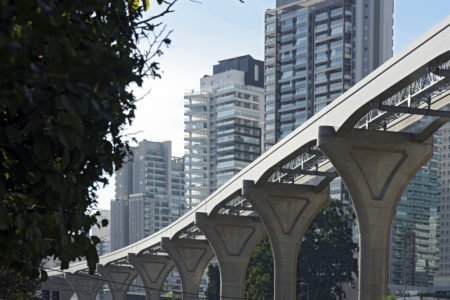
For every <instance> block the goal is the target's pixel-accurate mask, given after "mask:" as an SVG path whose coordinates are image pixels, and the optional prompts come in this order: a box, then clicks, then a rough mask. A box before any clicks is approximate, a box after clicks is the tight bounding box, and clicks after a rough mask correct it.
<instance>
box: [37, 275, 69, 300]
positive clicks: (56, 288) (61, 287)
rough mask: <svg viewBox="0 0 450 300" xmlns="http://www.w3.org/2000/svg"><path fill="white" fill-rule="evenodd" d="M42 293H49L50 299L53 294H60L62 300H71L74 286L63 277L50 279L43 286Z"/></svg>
mask: <svg viewBox="0 0 450 300" xmlns="http://www.w3.org/2000/svg"><path fill="white" fill-rule="evenodd" d="M41 290H42V291H48V292H49V293H50V297H52V293H53V292H58V294H59V299H60V300H70V298H71V297H72V295H73V293H74V291H73V288H72V286H71V285H70V284H69V283H68V282H67V280H66V279H64V278H62V277H50V278H48V279H47V281H45V282H43V283H42V285H41Z"/></svg>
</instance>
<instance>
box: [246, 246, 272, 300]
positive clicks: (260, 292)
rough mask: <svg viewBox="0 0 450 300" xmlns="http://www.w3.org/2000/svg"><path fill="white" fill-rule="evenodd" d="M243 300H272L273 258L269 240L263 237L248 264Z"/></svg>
mask: <svg viewBox="0 0 450 300" xmlns="http://www.w3.org/2000/svg"><path fill="white" fill-rule="evenodd" d="M245 298H247V299H252V300H265V299H273V257H272V248H271V245H270V242H269V239H268V238H267V237H265V238H264V239H263V240H262V241H261V243H259V245H258V246H257V247H256V249H255V251H254V253H253V255H252V258H251V259H250V263H249V264H248V268H247V274H246V279H245Z"/></svg>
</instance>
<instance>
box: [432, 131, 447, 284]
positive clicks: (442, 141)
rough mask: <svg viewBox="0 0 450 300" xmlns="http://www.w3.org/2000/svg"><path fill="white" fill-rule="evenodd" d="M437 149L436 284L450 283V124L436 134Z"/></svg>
mask: <svg viewBox="0 0 450 300" xmlns="http://www.w3.org/2000/svg"><path fill="white" fill-rule="evenodd" d="M434 149H435V151H436V152H438V153H439V158H440V160H439V167H440V177H439V179H440V203H439V221H438V222H439V225H438V249H439V251H438V257H439V260H438V270H437V272H436V274H435V276H434V285H435V286H446V287H448V286H449V285H450V124H448V123H447V124H446V125H444V126H443V127H442V128H441V129H440V130H439V131H438V132H437V134H436V135H435V147H434Z"/></svg>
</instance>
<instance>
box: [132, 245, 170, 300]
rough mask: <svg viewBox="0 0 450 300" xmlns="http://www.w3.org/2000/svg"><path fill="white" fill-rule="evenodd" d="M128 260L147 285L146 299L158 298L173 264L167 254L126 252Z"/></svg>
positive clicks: (154, 299)
mask: <svg viewBox="0 0 450 300" xmlns="http://www.w3.org/2000/svg"><path fill="white" fill-rule="evenodd" d="M128 261H129V262H130V263H131V264H132V265H133V267H134V268H135V269H136V271H137V272H138V273H139V275H140V276H141V278H142V281H143V282H144V285H145V286H146V287H147V289H146V294H147V299H150V300H159V299H160V295H161V290H162V289H163V287H164V281H165V280H166V277H167V275H169V273H170V271H172V269H173V267H174V266H175V265H174V263H173V261H172V260H171V259H170V257H168V256H163V255H152V254H141V255H136V254H134V253H129V254H128Z"/></svg>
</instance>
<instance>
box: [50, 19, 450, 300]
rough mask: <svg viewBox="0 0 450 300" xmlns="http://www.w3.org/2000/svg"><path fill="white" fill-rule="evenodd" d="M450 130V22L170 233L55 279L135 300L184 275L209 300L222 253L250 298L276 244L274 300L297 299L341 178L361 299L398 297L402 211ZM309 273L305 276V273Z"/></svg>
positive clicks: (185, 284)
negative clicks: (395, 240) (310, 241)
mask: <svg viewBox="0 0 450 300" xmlns="http://www.w3.org/2000/svg"><path fill="white" fill-rule="evenodd" d="M449 120H450V17H449V18H447V19H446V20H445V21H443V22H442V23H441V24H439V25H438V26H436V27H435V28H433V29H432V30H431V31H430V32H428V33H427V34H426V35H424V36H423V37H421V38H420V39H419V40H418V41H416V42H415V43H414V44H413V45H412V46H411V47H409V48H408V49H406V50H404V51H403V52H401V53H400V54H399V55H397V56H395V57H394V58H392V59H390V60H389V61H387V62H386V63H385V64H383V65H382V66H381V67H379V68H378V69H376V70H375V71H374V72H372V73H371V74H370V75H369V76H367V77H366V78H365V79H363V80H362V81H360V82H359V83H357V84H356V85H355V86H354V87H352V88H351V89H350V90H348V91H347V92H346V93H345V94H343V95H342V96H340V97H339V98H337V99H336V100H334V101H333V102H332V103H331V104H330V105H328V106H327V107H326V108H324V109H323V110H322V111H320V112H319V113H318V114H316V115H315V116H314V117H312V118H311V119H309V120H308V121H307V122H305V123H304V124H303V125H302V126H300V127H299V128H297V129H296V130H295V131H294V132H292V133H291V134H290V135H289V136H287V137H286V138H285V139H283V140H282V141H280V142H279V143H277V144H276V145H275V146H273V147H272V148H271V149H270V150H269V151H267V152H266V153H264V154H263V155H262V156H261V157H260V158H259V159H257V160H256V161H254V162H253V163H252V164H250V165H249V166H248V167H246V168H245V169H244V170H242V171H241V172H239V173H238V174H237V175H236V176H234V177H233V178H232V179H231V180H229V181H228V182H227V183H226V184H225V185H223V186H222V187H221V188H219V189H218V190H217V191H216V192H215V193H213V194H212V195H210V196H209V197H208V198H207V199H206V200H205V201H203V202H202V203H201V204H199V205H198V206H197V207H195V208H194V209H192V210H191V211H189V212H188V213H186V214H185V215H184V216H183V217H182V218H180V219H179V220H177V221H176V222H174V223H172V224H171V225H169V226H168V227H166V228H164V229H163V230H161V231H159V232H157V233H155V234H153V235H151V236H149V237H147V238H145V239H142V240H140V241H139V242H137V243H135V244H132V245H129V246H127V247H124V248H122V249H120V250H117V251H115V252H112V253H110V254H108V255H105V256H102V257H101V258H100V264H99V265H98V267H97V273H96V274H94V275H89V274H87V266H86V263H85V262H79V263H74V264H72V265H71V267H70V269H68V270H67V273H66V274H65V276H64V277H62V278H61V273H59V272H53V271H52V272H50V273H49V276H50V279H49V280H48V281H47V282H46V283H45V284H44V288H45V289H47V290H50V291H52V290H55V291H57V290H60V291H65V292H61V294H60V295H61V296H60V298H61V299H64V298H66V297H70V296H71V295H72V294H73V293H76V294H77V296H78V298H79V299H95V297H96V294H97V291H98V289H99V287H100V286H101V284H102V283H103V282H106V283H107V284H108V286H109V289H110V292H111V294H112V296H113V298H114V299H115V300H119V299H124V298H125V295H126V293H127V290H128V286H129V285H130V284H131V283H132V282H133V280H134V279H135V278H136V276H137V275H139V276H140V277H141V279H142V281H143V284H144V285H145V287H147V290H146V291H147V298H148V299H152V300H154V299H159V297H160V290H161V289H162V288H163V284H164V281H165V278H166V276H167V274H168V273H169V272H170V271H171V270H172V269H173V268H174V267H176V268H177V269H178V272H179V274H180V277H181V282H182V288H183V299H197V294H198V288H199V283H200V279H201V275H202V273H203V272H204V269H205V267H206V266H207V264H208V263H209V261H210V260H211V258H212V257H213V256H214V255H215V256H216V257H217V260H218V262H219V266H220V277H221V291H220V293H221V297H222V299H242V298H243V297H244V281H245V273H246V270H247V265H248V263H249V260H250V257H251V255H252V253H253V250H254V248H255V246H256V245H257V244H258V243H259V241H260V240H261V239H262V237H263V236H264V235H266V234H267V235H268V237H269V239H270V241H271V244H272V248H273V256H274V273H275V274H274V275H275V280H274V281H275V282H274V288H275V290H274V297H275V299H276V300H289V299H292V300H293V299H296V273H297V270H296V269H297V263H296V260H297V255H298V252H299V249H300V243H301V241H302V237H303V236H304V234H305V232H306V230H307V229H308V226H309V224H310V223H311V221H312V220H313V219H314V217H315V216H316V215H317V214H318V213H319V212H320V210H321V209H323V208H324V207H326V206H327V204H328V203H329V183H330V182H331V180H333V179H334V178H335V177H336V176H338V175H339V176H341V178H342V179H343V181H344V182H345V184H346V186H347V189H348V191H349V193H350V195H351V198H352V201H353V204H354V208H355V211H356V216H357V222H358V226H359V233H360V237H359V243H360V252H359V276H358V280H359V299H361V300H380V299H381V298H382V296H383V295H385V293H386V292H387V282H388V257H389V234H390V228H391V224H392V220H393V217H394V212H395V208H396V205H397V203H398V201H399V199H400V197H401V195H402V192H403V191H404V189H405V187H406V186H407V185H408V182H409V180H410V179H411V177H412V176H414V174H415V173H416V171H417V170H418V169H419V168H420V167H421V166H422V165H423V164H424V163H425V162H427V161H428V160H429V159H430V157H431V156H432V151H433V133H434V132H435V131H436V130H437V129H439V128H440V127H441V126H442V125H443V124H445V123H446V122H447V121H449ZM300 267H301V266H300Z"/></svg>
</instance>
